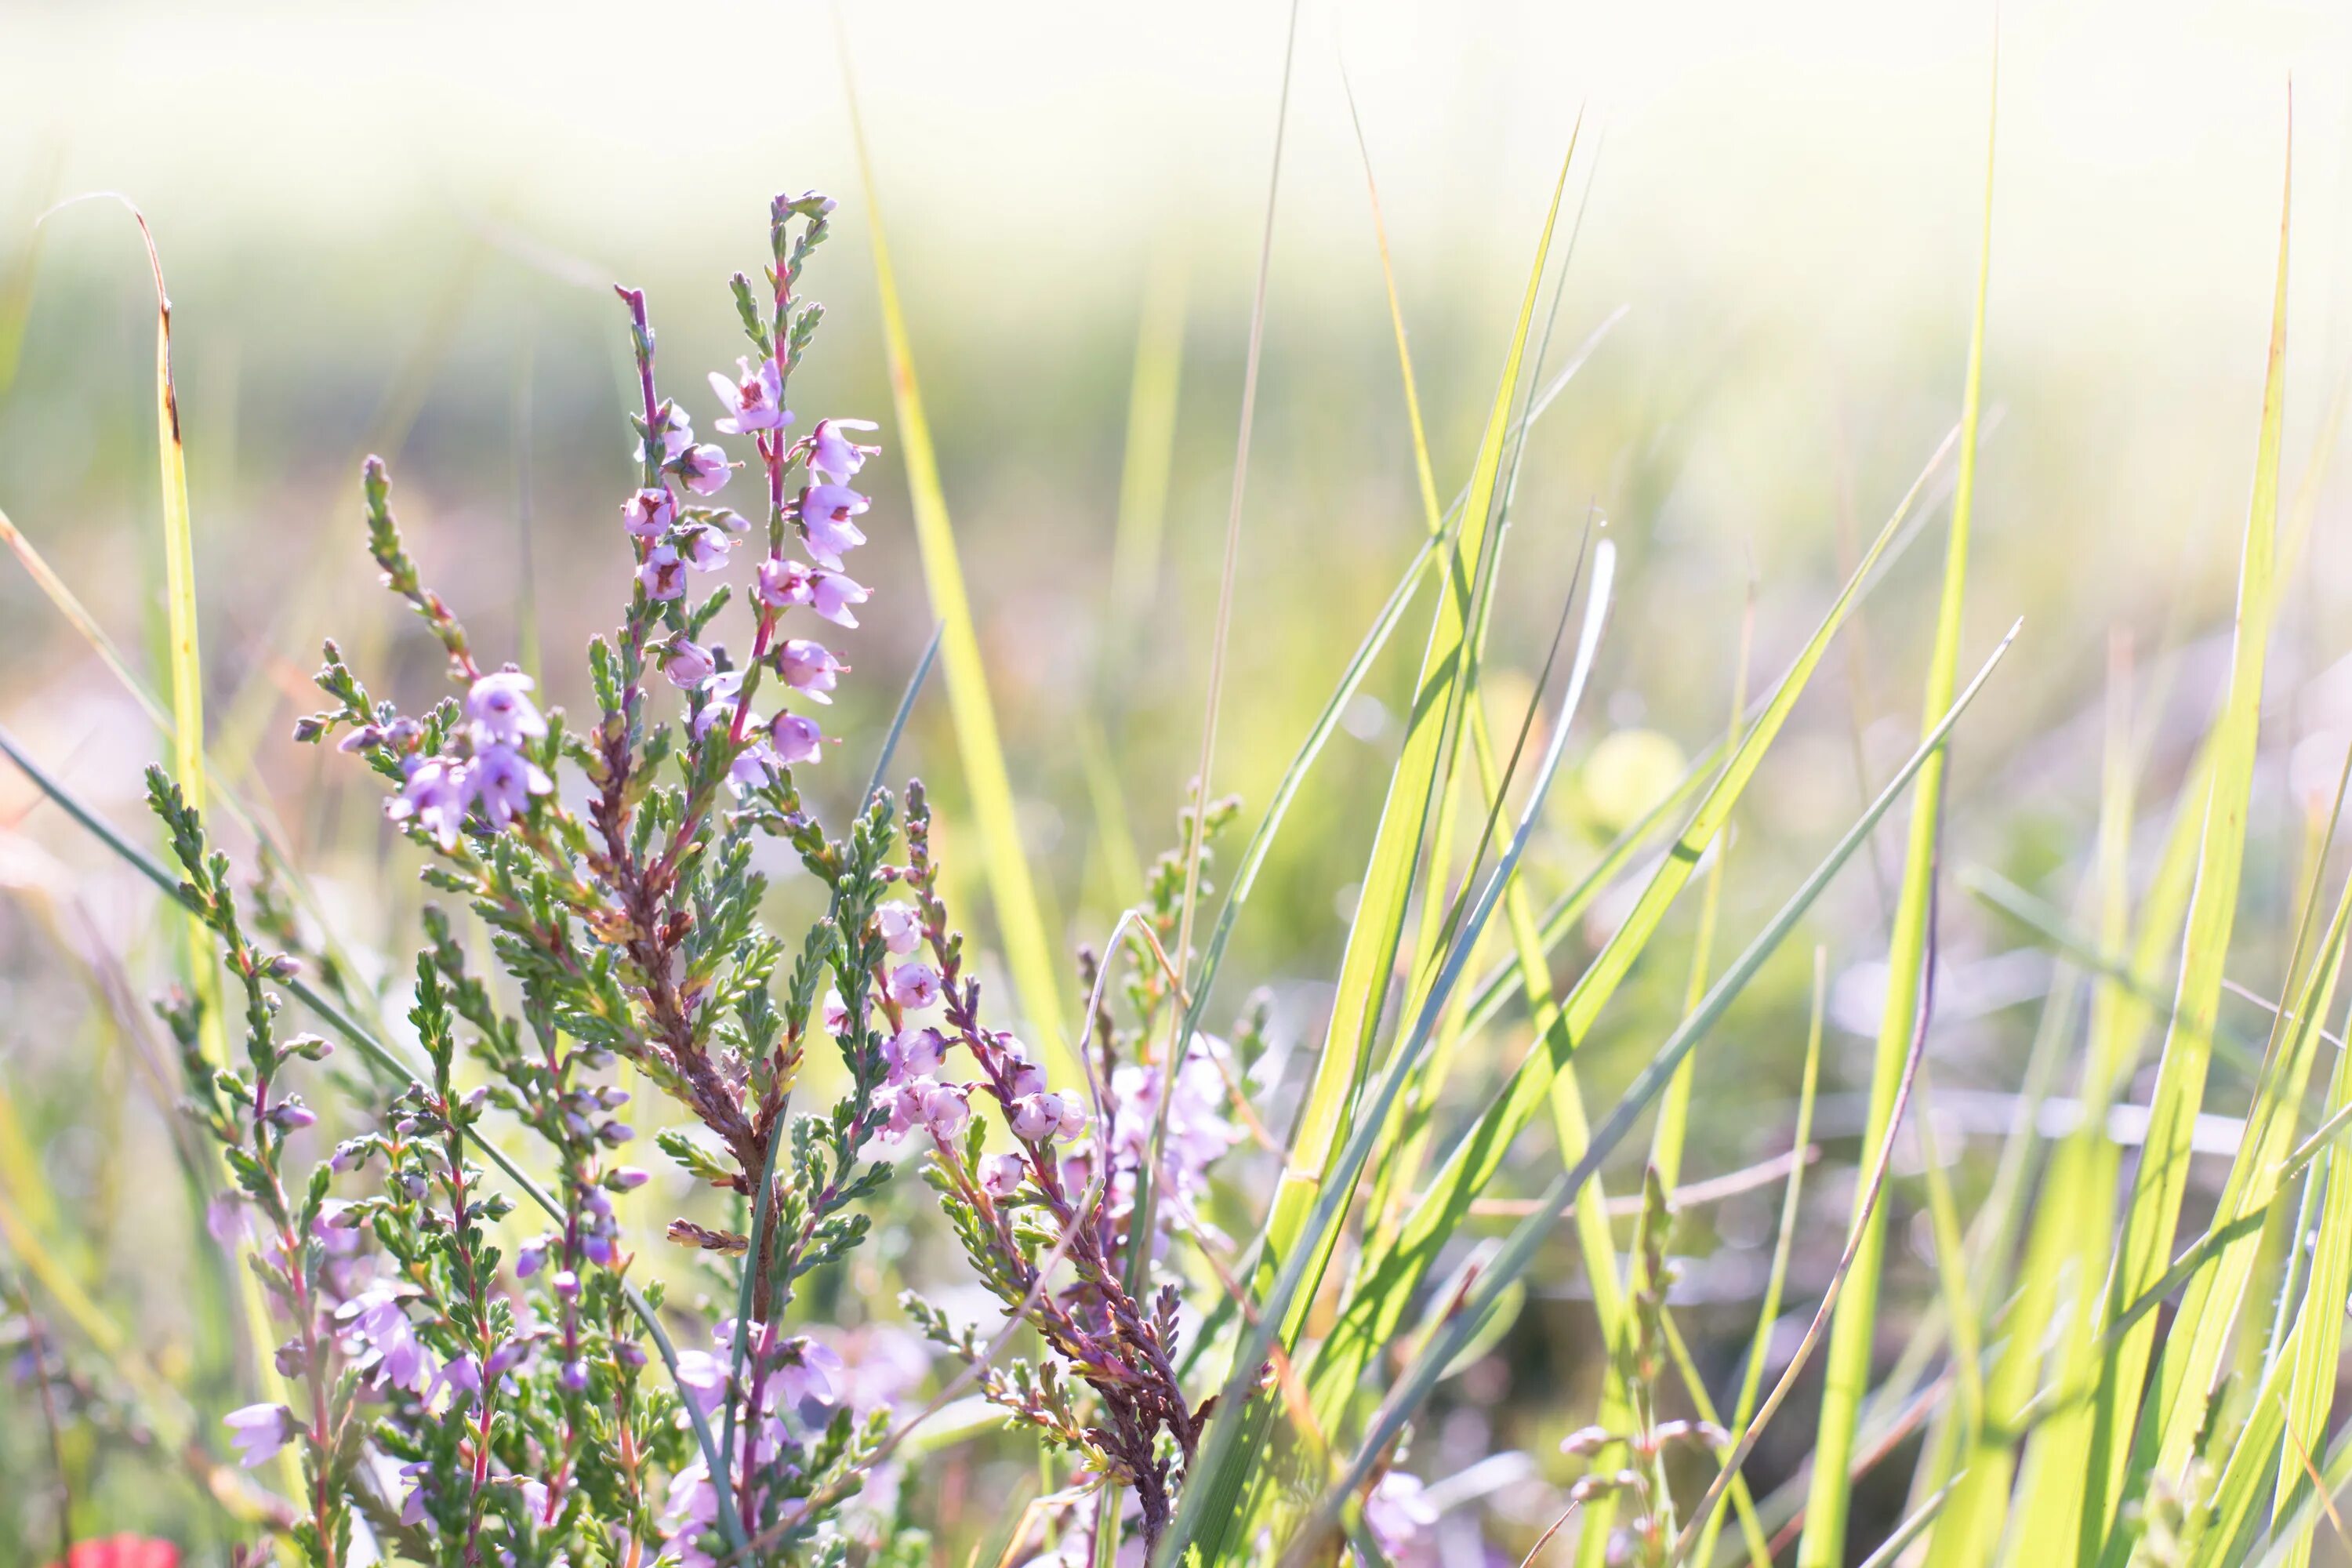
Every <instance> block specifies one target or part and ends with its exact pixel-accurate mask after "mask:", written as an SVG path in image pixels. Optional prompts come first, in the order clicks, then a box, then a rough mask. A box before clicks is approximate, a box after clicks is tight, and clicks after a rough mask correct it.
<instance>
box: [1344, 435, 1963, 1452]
mask: <svg viewBox="0 0 2352 1568" xmlns="http://www.w3.org/2000/svg"><path fill="white" fill-rule="evenodd" d="M1949 446H1950V442H1949V440H1947V442H1946V444H1945V446H1944V447H1941V448H1939V449H1938V450H1937V454H1936V456H1935V457H1934V458H1930V459H1929V460H1928V463H1927V468H1924V469H1922V470H1921V472H1920V475H1919V477H1918V479H1916V480H1915V481H1914V482H1913V484H1912V487H1911V489H1910V491H1909V492H1908V493H1907V494H1906V495H1905V497H1904V498H1903V500H1902V501H1901V502H1900V503H1898V504H1897V506H1896V507H1895V512H1894V515H1893V516H1892V517H1890V518H1889V519H1888V520H1887V522H1886V526H1885V528H1884V529H1882V530H1881V531H1879V535H1878V537H1877V539H1876V540H1874V541H1873V542H1872V544H1871V547H1870V549H1869V550H1868V551H1866V552H1864V555H1863V558H1862V560H1861V562H1860V563H1857V565H1856V566H1855V569H1854V571H1853V574H1852V575H1851V576H1850V577H1848V578H1847V580H1846V584H1845V586H1844V588H1843V590H1842V591H1841V592H1840V593H1839V595H1838V597H1837V599H1836V601H1835V602H1834V603H1833V604H1832V605H1831V606H1830V608H1829V611H1828V612H1827V614H1826V615H1824V616H1823V617H1822V621H1821V624H1820V625H1819V626H1817V627H1816V628H1815V629H1814V632H1813V635H1812V637H1811V640H1810V641H1809V642H1807V644H1806V645H1805V647H1804V648H1803V649H1802V650H1801V651H1800V652H1799V654H1798V656H1797V658H1796V659H1795V661H1794V662H1793V663H1792V664H1791V665H1790V668H1789V669H1788V672H1787V673H1786V674H1784V675H1783V676H1782V677H1781V679H1780V684H1779V685H1778V687H1777V688H1776V689H1774V691H1773V693H1772V696H1771V699H1770V700H1769V701H1768V702H1767V703H1766V704H1765V706H1764V709H1763V711H1762V712H1760V713H1759V715H1758V716H1757V718H1756V720H1755V721H1754V723H1753V724H1752V725H1751V726H1750V727H1749V728H1748V732H1747V733H1746V735H1744V736H1743V737H1742V738H1741V740H1740V742H1739V744H1738V746H1737V747H1735V748H1733V750H1732V751H1731V752H1730V754H1729V756H1728V757H1727V760H1726V762H1725V763H1724V764H1723V767H1722V769H1721V771H1720V772H1719V773H1717V775H1716V776H1715V778H1714V780H1713V781H1712V783H1711V784H1710V786H1709V788H1708V790H1707V792H1706V795H1704V796H1703V797H1702V798H1701V800H1700V802H1699V804H1698V805H1697V807H1696V809H1695V810H1694V811H1693V812H1692V814H1691V816H1690V819H1689V821H1688V822H1687V823H1685V826H1684V827H1683V830H1682V832H1681V834H1680V835H1679V836H1678V837H1676V839H1675V843H1674V845H1673V847H1671V848H1670V849H1669V850H1668V851H1667V853H1666V854H1665V855H1664V857H1663V858H1661V859H1660V861H1659V862H1658V865H1657V867H1656V868H1655V869H1654V871H1653V872H1652V873H1651V875H1650V879H1649V881H1648V882H1647V883H1645V884H1644V885H1643V889H1642V892H1641V894H1640V896H1639V897H1638V898H1637V899H1636V900H1635V901H1634V904H1633V909H1632V910H1630V911H1629V912H1628V914H1627V915H1626V917H1625V919H1624V921H1622V923H1620V925H1619V926H1618V928H1617V930H1616V931H1614V932H1613V933H1612V935H1611V937H1610V939H1609V941H1608V942H1607V943H1606V944H1604V945H1603V946H1602V948H1601V952H1599V953H1598V954H1596V955H1595V956H1594V958H1593V960H1592V962H1591V963H1590V964H1588V965H1587V966H1586V968H1585V970H1584V973H1582V974H1581V975H1580V976H1579V977H1578V979H1577V982H1576V984H1575V985H1574V986H1573V987H1571V988H1570V992H1569V994H1568V996H1567V997H1566V999H1565V1000H1564V1001H1563V1003H1562V1004H1561V1019H1560V1026H1559V1028H1556V1029H1555V1028H1550V1027H1549V1026H1548V1027H1547V1028H1546V1030H1545V1032H1544V1035H1543V1036H1542V1037H1541V1039H1542V1042H1543V1043H1542V1045H1541V1046H1540V1047H1539V1048H1538V1049H1536V1050H1534V1051H1532V1052H1530V1053H1529V1055H1528V1057H1527V1058H1526V1059H1524V1060H1523V1061H1522V1062H1521V1063H1520V1064H1519V1066H1518V1068H1517V1069H1516V1070H1515V1071H1514V1072H1513V1074H1512V1077H1511V1079H1510V1082H1509V1084H1508V1085H1507V1089H1506V1090H1505V1092H1504V1094H1503V1095H1502V1096H1501V1097H1500V1098H1499V1099H1497V1100H1496V1101H1495V1102H1494V1103H1493V1104H1492V1105H1491V1106H1489V1108H1488V1109H1487V1110H1486V1113H1485V1114H1484V1115H1483V1116H1482V1117H1481V1119H1480V1121H1479V1122H1478V1124H1477V1126H1476V1127H1475V1128H1474V1129H1473V1130H1472V1131H1470V1133H1469V1134H1468V1135H1467V1136H1466V1137H1465V1138H1464V1139H1463V1140H1462V1141H1461V1142H1458V1143H1457V1144H1456V1145H1455V1146H1454V1152H1453V1153H1452V1154H1451V1155H1449V1156H1448V1158H1447V1160H1446V1162H1445V1163H1444V1165H1443V1166H1441V1167H1440V1168H1439V1170H1438V1172H1437V1173H1436V1175H1435V1176H1434V1177H1433V1178H1432V1180H1431V1182H1430V1184H1429V1187H1428V1191H1427V1194H1426V1196H1425V1197H1424V1198H1423V1201H1422V1203H1421V1204H1420V1205H1418V1206H1417V1207H1416V1208H1415V1209H1414V1211H1413V1212H1412V1215H1409V1216H1408V1218H1407V1221H1406V1224H1405V1227H1404V1228H1403V1230H1402V1231H1401V1232H1400V1233H1399V1234H1398V1236H1397V1237H1396V1239H1395V1241H1394V1242H1393V1243H1391V1245H1389V1246H1388V1247H1381V1248H1379V1249H1378V1250H1377V1251H1375V1252H1373V1253H1370V1254H1368V1255H1367V1257H1366V1258H1365V1261H1364V1263H1363V1265H1362V1266H1361V1267H1360V1268H1359V1270H1358V1274H1357V1279H1356V1283H1355V1285H1354V1287H1353V1288H1352V1289H1351V1290H1350V1292H1349V1296H1348V1298H1347V1299H1346V1300H1345V1301H1343V1302H1342V1304H1341V1306H1340V1308H1339V1318H1338V1321H1337V1322H1336V1323H1335V1324H1334V1326H1333V1328H1332V1331H1331V1332H1330V1333H1329V1335H1328V1336H1327V1337H1326V1338H1325V1340H1324V1341H1323V1343H1322V1344H1321V1345H1320V1346H1319V1347H1318V1349H1317V1351H1316V1353H1315V1358H1314V1362H1313V1364H1312V1367H1311V1369H1310V1371H1309V1373H1308V1379H1307V1381H1308V1387H1309V1389H1310V1391H1311V1392H1312V1393H1313V1394H1314V1398H1315V1404H1316V1408H1318V1410H1322V1409H1333V1408H1337V1407H1338V1406H1339V1404H1340V1403H1341V1402H1342V1401H1344V1399H1345V1398H1346V1397H1347V1395H1348V1393H1349V1391H1351V1390H1353V1389H1354V1387H1355V1386H1356V1384H1357V1381H1358V1380H1359V1379H1360V1377H1361V1376H1362V1374H1363V1373H1364V1370H1365V1369H1366V1368H1367V1367H1369V1366H1370V1364H1371V1363H1372V1359H1373V1357H1374V1356H1375V1355H1377V1354H1378V1353H1379V1352H1380V1351H1381V1348H1382V1347H1384V1346H1386V1345H1387V1344H1389V1343H1390V1342H1391V1341H1392V1340H1393V1339H1394V1338H1395V1336H1396V1335H1397V1334H1398V1333H1399V1332H1400V1331H1402V1325H1403V1323H1404V1321H1405V1319H1406V1317H1407V1315H1408V1314H1409V1311H1410V1310H1411V1304H1412V1299H1413V1296H1414V1294H1415V1292H1416V1291H1417V1290H1418V1289H1420V1287H1421V1284H1422V1282H1423V1280H1424V1279H1426V1278H1427V1276H1428V1274H1429V1271H1430V1269H1431V1268H1432V1267H1433V1265H1434V1263H1435V1262H1436V1259H1437V1256H1438V1253H1439V1252H1440V1251H1441V1250H1442V1249H1443V1247H1444V1245H1445V1243H1446V1241H1447V1240H1448V1239H1449V1238H1450V1237H1452V1235H1453V1234H1454V1231H1455V1229H1456V1228H1457V1227H1458V1226H1460V1225H1461V1224H1462V1222H1463V1220H1464V1219H1465V1216H1466V1215H1467V1214H1468V1212H1469V1206H1470V1203H1471V1200H1472V1199H1473V1198H1475V1197H1476V1196H1477V1194H1479V1193H1480V1192H1481V1191H1483V1190H1484V1189H1485V1187H1486V1184H1487V1183H1488V1182H1489V1181H1491V1180H1492V1179H1493V1178H1494V1175H1495V1173H1496V1171H1497V1170H1499V1169H1500V1168H1501V1166H1502V1162H1503V1158H1504V1156H1505V1154H1506V1153H1507V1152H1508V1150H1509V1147H1510V1145H1511V1144H1512V1142H1514V1141H1515V1140H1516V1139H1517V1137H1518V1135H1519V1133H1520V1132H1521V1131H1524V1130H1525V1129H1526V1127H1527V1125H1528V1123H1529V1122H1530V1121H1533V1120H1534V1119H1535V1117H1536V1116H1537V1115H1538V1113H1539V1112H1540V1111H1542V1110H1544V1109H1545V1107H1546V1105H1547V1104H1548V1103H1552V1102H1553V1087H1552V1086H1553V1081H1554V1079H1555V1078H1556V1077H1557V1075H1558V1073H1559V1069H1560V1068H1561V1067H1562V1066H1563V1065H1564V1064H1565V1063H1566V1061H1568V1060H1569V1059H1570V1057H1572V1055H1573V1053H1574V1051H1575V1050H1576V1049H1577V1048H1578V1047H1580V1045H1581V1044H1582V1042H1583V1040H1584V1038H1585V1037H1586V1036H1587V1034H1589V1033H1590V1031H1591V1028H1592V1026H1593V1023H1594V1021H1595V1020H1596V1019H1597V1018H1598V1017H1599V1016H1600V1014H1601V1010H1602V1009H1603V1008H1604V1007H1605V1006H1606V1005H1608V1003H1609V1001H1610V999H1611V998H1612V996H1613V995H1614V994H1616V988H1617V985H1618V984H1619V983H1620V982H1621V981H1622V980H1623V979H1624V977H1625V974H1626V973H1627V972H1628V971H1630V970H1631V969H1632V967H1633V963H1634V961H1635V959H1636V958H1638V957H1639V956H1640V954H1641V952H1642V951H1643V948H1644V947H1645V946H1646V945H1647V944H1648V942H1649V940H1650V938H1651V936H1652V935H1653V934H1654V932H1655V931H1657V929H1658V926H1659V924H1660V922H1661V921H1664V918H1665V913H1666V910H1667V909H1668V907H1669V906H1671V905H1672V903H1673V902H1674V900H1675V896H1676V895H1677V894H1678V893H1680V892H1681V890H1682V889H1683V887H1684V886H1685V884H1686V883H1687V882H1688V881H1689V879H1690V878H1691V875H1692V873H1693V872H1694V870H1695V869H1696V867H1697V865H1698V863H1699V860H1700V858H1701V857H1702V856H1704V854H1705V853H1706V848H1707V846H1708V845H1710V844H1712V843H1713V842H1714V841H1715V839H1716V836H1717V834H1718V833H1720V832H1721V831H1722V827H1723V824H1724V822H1725V820H1726V819H1727V817H1728V816H1729V815H1730V812H1731V808H1732V807H1733V806H1734V805H1736V804H1737V803H1738V799H1739V796H1740V795H1741V793H1742V792H1743V791H1744V790H1745V789H1746V788H1747V786H1748V781H1749V780H1750V779H1751V778H1752V777H1753V776H1754V775H1755V772H1756V769H1757V767H1758V765H1759V763H1761V762H1762V761H1763V758H1764V754H1765V752H1767V751H1768V750H1769V748H1770V746H1771V744H1772V742H1774V741H1775V740H1776V739H1777V738H1778V736H1779V734H1780V728H1781V725H1782V724H1783V723H1784V722H1785V721H1787V719H1788V716H1789V713H1790V710H1791V709H1793V708H1794V707H1795V706H1796V702H1797V700H1798V698H1799V697H1801V695H1802V694H1803V692H1804V690H1805V688H1806V685H1807V683H1808V682H1809V681H1810V680H1811V678H1812V676H1813V673H1814V671H1815V669H1816V668H1818V667H1819V665H1820V663H1821V660H1822V656H1823V654H1824V653H1825V652H1826V651H1827V649H1828V647H1829V643H1830V639H1831V638H1832V637H1834V636H1835V634H1836V632H1837V629H1838V627H1839V626H1842V625H1843V624H1844V622H1845V620H1846V617H1847V616H1849V615H1850V614H1851V612H1852V610H1853V605H1854V604H1855V602H1856V601H1857V599H1858V597H1859V595H1860V593H1861V590H1862V586H1863V584H1864V582H1865V581H1867V580H1868V579H1869V576H1870V574H1871V573H1872V571H1873V569H1874V567H1875V566H1876V564H1877V563H1878V561H1879V559H1880V557H1881V556H1882V555H1883V554H1884V553H1885V551H1886V549H1887V548H1888V546H1889V545H1890V544H1891V543H1892V542H1893V541H1894V540H1895V536H1896V535H1897V533H1898V532H1899V531H1901V529H1902V527H1903V524H1904V521H1905V520H1906V518H1907V517H1908V516H1909V514H1910V510H1911V508H1912V506H1913V505H1914V504H1915V503H1916V501H1917V500H1918V498H1919V496H1920V494H1921V493H1922V491H1924V489H1926V487H1927V482H1928V479H1929V478H1930V477H1931V476H1932V475H1933V474H1934V473H1935V471H1936V469H1937V467H1938V465H1939V464H1940V463H1941V461H1942V458H1943V455H1944V452H1945V451H1947V450H1948V449H1949ZM1474 1016H1475V1009H1474ZM1555 1109H1557V1107H1556V1108H1555Z"/></svg>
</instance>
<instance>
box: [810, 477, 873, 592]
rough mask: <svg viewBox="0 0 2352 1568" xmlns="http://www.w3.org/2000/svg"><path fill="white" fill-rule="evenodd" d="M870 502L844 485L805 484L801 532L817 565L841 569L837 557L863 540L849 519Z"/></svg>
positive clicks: (863, 537) (860, 533) (863, 535)
mask: <svg viewBox="0 0 2352 1568" xmlns="http://www.w3.org/2000/svg"><path fill="white" fill-rule="evenodd" d="M869 504H871V503H869V502H868V501H867V500H866V498H865V497H864V496H862V495H859V494H858V493H857V492H856V490H853V489H850V488H849V487H848V486H846V485H809V486H807V487H805V488H803V489H802V491H801V504H800V512H801V532H802V533H803V535H804V536H805V537H806V538H807V540H808V547H809V554H810V555H812V556H814V558H815V560H816V562H817V563H818V564H819V565H823V566H830V567H832V568H834V570H835V571H839V570H840V569H841V558H842V556H844V555H845V554H846V553H848V552H850V551H852V550H855V549H856V548H857V547H858V546H859V545H861V544H863V543H865V542H866V535H865V533H864V531H862V530H860V529H859V528H858V526H857V525H856V523H854V522H852V521H849V520H850V519H851V518H853V517H856V516H857V515H858V514H859V513H860V512H863V511H864V510H866V507H867V506H868V505H869Z"/></svg>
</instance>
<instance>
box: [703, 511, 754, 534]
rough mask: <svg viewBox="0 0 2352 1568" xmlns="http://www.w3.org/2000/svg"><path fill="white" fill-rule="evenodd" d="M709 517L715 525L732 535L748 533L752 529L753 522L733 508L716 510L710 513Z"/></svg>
mask: <svg viewBox="0 0 2352 1568" xmlns="http://www.w3.org/2000/svg"><path fill="white" fill-rule="evenodd" d="M709 519H710V521H712V522H713V523H715V524H717V525H718V526H719V527H720V528H723V529H725V530H726V531H728V532H730V533H743V532H747V531H750V529H751V519H750V518H748V517H745V516H744V515H743V514H742V513H741V512H740V511H737V510H735V509H734V508H733V507H731V506H722V507H719V508H716V509H714V510H711V511H710V512H709Z"/></svg>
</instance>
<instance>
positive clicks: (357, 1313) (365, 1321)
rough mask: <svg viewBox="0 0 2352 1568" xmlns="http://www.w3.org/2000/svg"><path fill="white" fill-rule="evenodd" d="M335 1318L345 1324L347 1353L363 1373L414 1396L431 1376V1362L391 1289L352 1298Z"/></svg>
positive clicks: (344, 1347) (344, 1337)
mask: <svg viewBox="0 0 2352 1568" xmlns="http://www.w3.org/2000/svg"><path fill="white" fill-rule="evenodd" d="M335 1316H336V1318H337V1319H338V1320H339V1321H341V1322H342V1323H343V1324H344V1328H343V1349H344V1352H345V1353H347V1354H349V1355H351V1356H352V1357H353V1358H354V1360H355V1361H356V1363H357V1364H358V1365H359V1367H360V1368H361V1370H362V1372H370V1371H372V1372H373V1374H374V1375H376V1376H377V1377H380V1378H381V1379H382V1381H383V1383H384V1384H386V1385H388V1386H390V1387H394V1388H405V1389H408V1390H409V1391H411V1392H412V1393H413V1392H415V1390H416V1389H417V1388H418V1387H419V1386H420V1385H422V1384H424V1382H425V1379H426V1378H427V1377H428V1376H430V1375H431V1373H432V1371H433V1365H432V1358H431V1357H430V1356H428V1355H427V1354H426V1353H425V1347H424V1345H422V1344H421V1343H419V1342H417V1338H416V1331H415V1329H414V1327H412V1326H411V1325H410V1323H409V1321H408V1314H407V1313H406V1312H404V1311H403V1310H401V1307H400V1298H399V1297H397V1296H395V1295H394V1294H393V1292H392V1290H391V1289H390V1288H389V1287H387V1286H382V1285H379V1286H377V1287H376V1288H375V1289H373V1290H368V1291H364V1292H362V1294H360V1295H357V1296H354V1297H352V1299H351V1300H349V1301H346V1302H344V1303H343V1305H342V1306H341V1307H340V1308H339V1309H337V1310H336V1312H335Z"/></svg>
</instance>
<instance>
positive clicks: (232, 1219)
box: [205, 1193, 253, 1252]
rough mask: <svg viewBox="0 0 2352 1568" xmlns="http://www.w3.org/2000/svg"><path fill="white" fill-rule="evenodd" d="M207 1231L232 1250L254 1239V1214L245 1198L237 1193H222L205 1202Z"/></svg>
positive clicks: (206, 1232)
mask: <svg viewBox="0 0 2352 1568" xmlns="http://www.w3.org/2000/svg"><path fill="white" fill-rule="evenodd" d="M205 1234H206V1235H208V1236H210V1237H212V1238H213V1239H214V1240H215V1241H217V1242H219V1243H220V1244H221V1245H222V1246H223V1247H227V1248H228V1249H229V1250H230V1251H231V1252H235V1251H236V1249H237V1247H240V1246H242V1245H243V1244H244V1243H246V1242H247V1241H250V1240H252V1239H253V1215H252V1212H251V1211H250V1210H249V1209H247V1207H246V1206H245V1199H244V1198H243V1197H242V1196H241V1195H239V1194H236V1193H222V1194H218V1195H217V1196H215V1198H213V1200H212V1201H211V1202H209V1203H207V1204H205Z"/></svg>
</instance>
